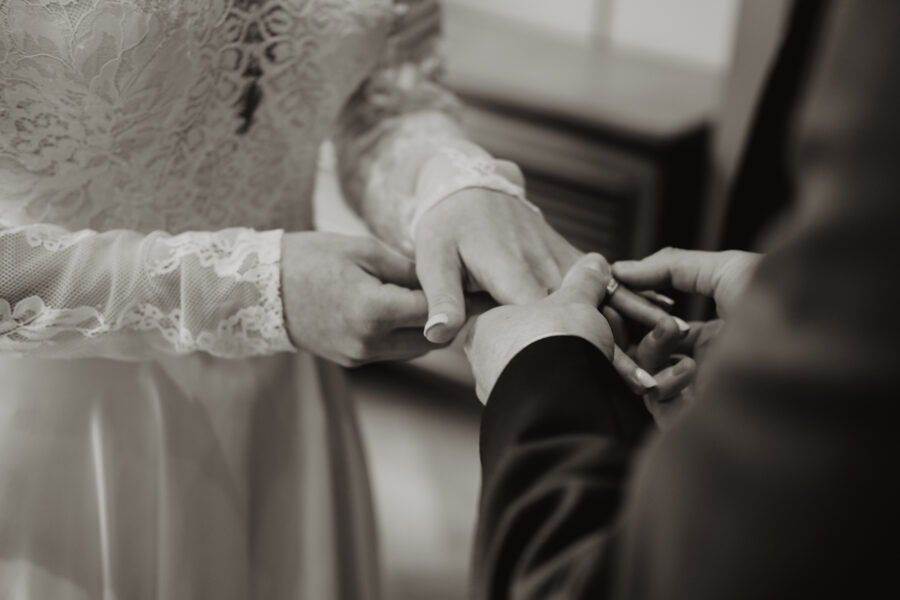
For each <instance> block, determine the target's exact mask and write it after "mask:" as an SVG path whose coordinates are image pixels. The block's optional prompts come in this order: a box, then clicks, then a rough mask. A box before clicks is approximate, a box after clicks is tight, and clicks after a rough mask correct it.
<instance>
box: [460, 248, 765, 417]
mask: <svg viewBox="0 0 900 600" xmlns="http://www.w3.org/2000/svg"><path fill="white" fill-rule="evenodd" d="M758 261H759V255H756V254H751V253H747V252H737V251H730V252H720V253H713V252H696V251H686V250H676V249H666V250H662V251H660V252H657V253H656V254H654V255H652V256H650V257H647V258H645V259H644V260H641V261H626V262H620V263H617V264H615V265H613V266H612V267H611V268H610V266H609V265H608V264H607V262H606V260H605V259H604V258H603V257H602V256H600V255H598V254H588V255H586V256H584V257H583V258H581V259H580V260H579V261H578V262H577V263H576V264H575V265H574V266H573V267H572V269H571V270H570V271H569V273H568V274H567V275H566V277H565V280H564V281H563V283H562V286H561V287H560V289H559V290H558V291H557V292H555V293H553V294H551V295H550V296H549V297H547V298H545V299H542V300H540V301H538V302H535V303H532V304H529V305H524V306H505V307H500V308H496V309H493V310H491V311H488V312H487V313H485V314H483V315H481V316H480V317H478V319H477V321H476V323H475V326H474V327H473V328H472V329H471V330H470V332H469V335H468V339H467V342H466V353H467V355H468V357H469V360H470V361H471V363H472V367H473V371H474V373H475V376H476V381H477V391H478V395H479V397H480V398H481V399H482V400H486V399H487V397H488V396H489V394H490V391H491V389H492V387H493V385H494V383H495V382H496V381H497V378H498V377H499V376H500V374H501V373H502V372H503V369H504V368H505V367H506V365H507V364H508V362H509V361H510V360H511V359H512V358H513V357H514V356H515V355H516V354H517V353H518V352H519V351H520V350H521V349H523V348H524V347H525V346H527V345H529V344H531V343H532V342H534V341H536V340H539V339H541V338H543V337H549V336H552V335H574V336H578V337H582V338H584V339H586V340H588V341H590V342H591V343H593V344H594V345H595V346H596V347H597V348H598V349H600V350H601V351H602V352H603V353H604V354H605V355H606V357H607V358H608V359H609V360H611V361H612V362H613V363H614V364H615V363H616V362H617V361H620V360H621V357H623V356H628V357H629V359H630V360H634V361H636V362H637V364H638V365H639V366H640V367H641V368H643V369H646V370H647V371H650V372H652V373H654V374H655V375H654V378H655V385H654V386H652V387H651V388H649V389H645V390H643V392H642V395H643V398H644V401H645V403H646V405H647V407H648V409H649V410H650V411H651V413H652V414H653V416H654V418H655V419H656V421H657V423H659V424H660V425H661V426H666V425H667V424H668V423H669V422H670V421H671V419H672V418H673V417H674V415H676V414H677V413H678V412H680V409H681V408H683V406H684V405H685V403H687V402H688V401H689V399H690V393H689V392H690V386H691V385H692V383H693V382H694V376H695V370H696V361H702V360H703V358H704V355H705V353H706V352H708V350H709V347H710V344H711V341H712V340H713V339H714V338H715V336H716V334H717V333H718V331H719V330H720V329H721V326H722V322H723V321H722V319H723V318H727V316H728V315H729V314H731V313H732V311H734V307H735V305H736V304H737V303H738V299H739V298H740V296H741V295H742V294H743V292H744V289H745V288H746V286H747V282H748V281H749V279H750V277H751V275H752V273H753V271H754V269H755V266H756V264H757V263H758ZM613 274H614V275H615V277H616V279H617V280H619V281H620V282H621V283H624V284H626V285H628V286H629V287H631V288H633V289H637V290H663V291H664V290H668V289H675V290H678V291H681V292H685V293H690V294H701V295H704V296H707V297H710V298H712V299H714V300H715V302H716V308H717V312H718V315H719V317H720V318H719V319H715V320H713V321H710V322H705V323H693V324H691V326H690V329H689V330H688V331H685V330H684V329H683V328H681V329H679V327H678V326H677V323H676V322H674V319H672V318H661V319H659V321H658V322H657V324H656V325H655V326H654V327H653V328H652V330H651V331H650V332H649V333H646V334H645V335H643V336H642V337H639V338H637V339H635V340H633V341H632V340H631V339H630V336H629V335H628V329H629V328H627V327H624V323H621V322H616V319H619V318H620V317H619V316H618V313H616V312H613V313H609V312H608V311H604V313H605V314H607V315H610V316H611V317H612V318H607V317H605V316H604V313H601V312H600V311H598V310H597V309H596V307H597V306H599V305H601V304H602V303H603V302H604V299H605V295H606V291H607V287H606V286H607V284H608V283H609V280H610V277H611V276H612V275H613ZM615 293H616V294H618V293H619V292H615ZM616 330H618V331H616ZM614 332H615V333H614ZM620 347H621V348H622V349H619V348H620ZM619 355H621V356H619ZM561 359H564V357H562V358H561ZM617 369H618V370H619V372H620V373H622V369H621V368H620V366H619V365H617ZM626 381H627V378H626ZM633 389H634V388H633Z"/></svg>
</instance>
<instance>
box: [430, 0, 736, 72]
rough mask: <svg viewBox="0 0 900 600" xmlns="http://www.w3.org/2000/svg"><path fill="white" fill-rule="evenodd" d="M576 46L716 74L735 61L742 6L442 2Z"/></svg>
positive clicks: (636, 1)
mask: <svg viewBox="0 0 900 600" xmlns="http://www.w3.org/2000/svg"><path fill="white" fill-rule="evenodd" d="M443 1H444V2H447V3H449V4H461V5H466V6H469V7H472V8H477V9H478V10H482V11H484V12H487V13H490V14H494V15H498V16H502V17H504V18H507V19H510V20H513V21H516V22H519V23H522V24H523V25H525V26H528V27H532V28H534V29H535V30H536V31H541V32H543V33H546V34H549V35H557V36H565V37H567V38H568V39H571V40H573V41H574V42H575V43H580V44H590V43H597V42H598V41H600V40H609V41H611V42H612V43H613V44H614V46H616V47H621V48H628V49H631V50H638V51H642V52H649V53H652V54H661V55H664V56H667V57H669V58H673V59H675V60H679V61H683V62H688V63H691V64H694V65H699V66H702V67H705V68H709V69H712V70H722V69H726V68H727V67H728V65H729V63H730V60H731V47H732V42H733V39H734V25H735V20H736V17H737V12H738V9H739V5H740V3H741V0H443Z"/></svg>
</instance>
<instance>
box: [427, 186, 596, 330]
mask: <svg viewBox="0 0 900 600" xmlns="http://www.w3.org/2000/svg"><path fill="white" fill-rule="evenodd" d="M579 256H581V253H580V252H579V251H578V250H576V249H575V248H573V247H572V246H571V245H570V244H569V243H568V242H567V241H566V240H565V239H564V238H563V237H562V236H561V235H559V234H558V233H557V232H556V231H554V230H553V228H552V227H550V225H548V224H547V222H546V221H544V219H543V217H542V216H541V215H539V214H537V213H535V212H534V211H533V210H531V209H530V208H529V207H528V206H526V205H525V204H524V203H523V202H522V201H521V200H519V199H517V198H514V197H511V196H507V195H505V194H502V193H498V192H493V191H490V190H485V189H477V188H476V189H465V190H462V191H460V192H457V193H456V194H454V195H453V196H451V197H449V198H447V199H446V200H444V201H443V202H441V203H440V204H438V205H437V206H435V207H434V208H432V209H430V210H429V211H428V212H426V213H425V214H424V216H423V217H422V219H421V221H420V222H419V226H418V230H417V235H416V243H415V257H416V271H417V273H418V276H419V281H420V282H421V284H422V289H423V290H424V292H425V296H426V297H427V298H428V307H429V312H428V314H429V317H430V318H429V328H428V330H427V331H426V336H427V337H428V339H430V340H432V341H434V342H448V341H450V340H452V339H453V337H454V336H455V335H456V334H457V333H458V332H459V330H460V328H461V327H462V326H463V324H464V323H465V319H466V314H465V303H464V295H463V293H464V287H468V288H469V289H470V290H472V291H474V290H483V291H486V292H488V293H489V294H490V295H491V296H492V297H493V298H494V299H495V300H496V301H497V302H498V303H500V304H526V303H529V302H535V301H537V300H540V299H541V298H544V297H546V296H547V294H548V293H550V292H552V291H553V290H555V289H557V288H558V287H559V284H560V282H561V281H562V278H563V275H564V274H565V273H566V272H567V271H568V270H569V267H570V266H571V265H572V264H573V263H574V262H575V261H576V260H578V257H579Z"/></svg>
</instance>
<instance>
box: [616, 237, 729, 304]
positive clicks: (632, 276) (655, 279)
mask: <svg viewBox="0 0 900 600" xmlns="http://www.w3.org/2000/svg"><path fill="white" fill-rule="evenodd" d="M725 258H726V257H725V255H724V253H722V252H707V251H703V250H682V249H680V248H663V249H662V250H660V251H658V252H655V253H654V254H651V255H650V256H648V257H646V258H644V259H642V260H623V261H620V262H617V263H615V264H614V265H613V267H612V269H613V274H614V275H615V276H616V278H617V279H619V280H620V281H621V282H622V283H625V284H626V285H628V286H631V287H633V288H635V289H642V290H643V289H662V288H673V289H676V290H678V291H680V292H686V293H689V294H702V295H704V296H712V295H713V293H714V292H715V287H716V273H717V272H718V271H719V267H720V265H721V263H722V262H723V260H725Z"/></svg>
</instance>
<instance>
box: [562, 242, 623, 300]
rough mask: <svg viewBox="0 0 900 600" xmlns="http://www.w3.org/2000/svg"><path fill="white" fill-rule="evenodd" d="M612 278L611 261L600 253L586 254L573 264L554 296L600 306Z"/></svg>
mask: <svg viewBox="0 0 900 600" xmlns="http://www.w3.org/2000/svg"><path fill="white" fill-rule="evenodd" d="M609 279H610V269H609V263H607V262H606V259H605V258H603V256H601V255H600V254H597V253H590V254H585V255H584V256H582V257H581V258H579V259H578V261H577V262H576V263H575V264H574V265H572V268H571V269H569V272H568V273H566V276H565V278H563V282H562V285H560V287H559V290H558V291H556V292H555V293H554V294H553V297H554V298H562V299H564V300H566V301H569V302H583V303H585V304H590V305H591V306H600V303H601V302H603V297H604V296H605V295H606V286H607V284H608V283H609Z"/></svg>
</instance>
